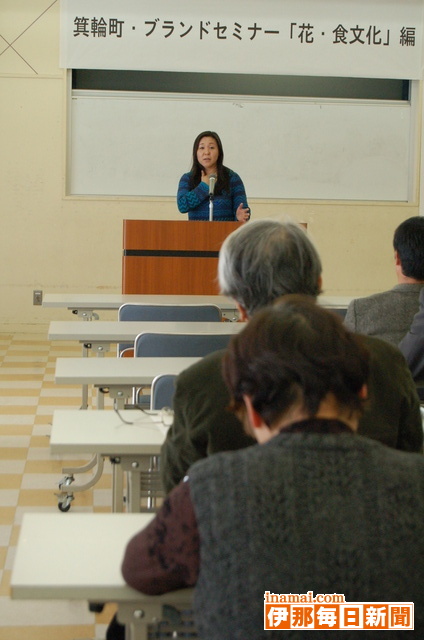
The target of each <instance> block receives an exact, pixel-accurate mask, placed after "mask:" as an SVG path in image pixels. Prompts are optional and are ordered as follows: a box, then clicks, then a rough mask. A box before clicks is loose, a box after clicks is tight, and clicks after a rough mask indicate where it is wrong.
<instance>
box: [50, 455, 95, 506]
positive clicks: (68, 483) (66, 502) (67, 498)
mask: <svg viewBox="0 0 424 640" xmlns="http://www.w3.org/2000/svg"><path fill="white" fill-rule="evenodd" d="M93 461H94V464H93ZM96 464H97V469H96V473H95V474H94V475H93V476H92V477H91V479H90V480H89V481H88V482H86V483H85V484H80V485H74V484H72V483H73V482H74V480H75V478H74V476H73V475H68V476H65V478H63V480H61V482H59V489H60V493H57V494H56V496H57V499H58V508H59V511H69V509H70V507H71V502H72V501H73V499H74V493H76V492H80V491H87V489H90V488H91V487H93V486H94V485H95V484H96V483H97V482H98V481H99V480H100V478H101V476H102V473H103V466H104V460H103V457H102V456H99V455H97V456H94V458H92V460H90V462H89V463H88V465H86V467H88V468H89V469H90V468H92V467H94V466H95V465H96ZM89 465H91V466H89ZM81 468H83V467H80V468H78V473H79V472H80V471H81ZM67 487H69V488H70V489H69V490H67V489H66V488H67Z"/></svg>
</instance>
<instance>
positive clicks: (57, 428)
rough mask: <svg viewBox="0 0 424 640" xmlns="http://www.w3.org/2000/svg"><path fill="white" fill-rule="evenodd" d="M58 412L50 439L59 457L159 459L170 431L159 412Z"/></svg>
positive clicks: (51, 447) (53, 449)
mask: <svg viewBox="0 0 424 640" xmlns="http://www.w3.org/2000/svg"><path fill="white" fill-rule="evenodd" d="M120 415H122V417H123V419H124V420H127V421H131V422H132V423H133V424H126V423H124V422H123V421H122V420H120V418H119V416H118V415H117V414H116V413H115V411H109V410H107V411H102V410H99V411H64V410H56V411H55V412H54V414H53V425H52V430H51V435H50V451H51V452H52V453H54V454H55V453H57V454H68V453H70V454H74V453H98V454H101V455H105V456H107V455H125V454H130V455H131V454H133V455H136V454H141V455H158V454H159V453H160V448H161V445H162V443H163V441H164V440H165V436H166V432H167V430H168V427H165V426H164V425H163V424H162V421H161V417H160V412H156V413H155V414H152V415H147V414H145V413H142V412H141V411H136V410H131V411H120Z"/></svg>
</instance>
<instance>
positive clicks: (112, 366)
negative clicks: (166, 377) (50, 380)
mask: <svg viewBox="0 0 424 640" xmlns="http://www.w3.org/2000/svg"><path fill="white" fill-rule="evenodd" d="M76 324H79V323H76ZM80 324H82V323H80ZM129 324H131V323H129ZM199 360H200V358H57V360H56V371H55V383H56V384H81V385H94V386H95V387H99V388H103V389H104V388H107V389H108V391H109V394H110V396H111V397H112V398H114V400H115V402H116V405H117V408H121V409H122V408H123V406H124V403H125V399H126V398H129V397H131V393H132V388H133V387H134V386H144V385H150V384H151V383H152V380H153V378H155V377H156V376H157V375H159V374H161V373H172V374H175V375H178V374H179V373H181V371H183V370H184V369H187V368H188V367H190V366H191V365H192V364H194V363H195V362H198V361H199Z"/></svg>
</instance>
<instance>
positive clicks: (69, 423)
mask: <svg viewBox="0 0 424 640" xmlns="http://www.w3.org/2000/svg"><path fill="white" fill-rule="evenodd" d="M120 416H121V417H120ZM166 417H167V416H166ZM124 421H125V422H124ZM171 421H172V415H171ZM128 422H131V423H132V424H127V423H128ZM166 422H167V421H166ZM168 427H169V424H164V423H163V414H162V412H160V411H156V412H149V415H148V414H146V413H142V412H140V411H122V412H120V413H119V414H117V413H115V411H64V410H56V411H55V412H54V414H53V424H52V430H51V435H50V451H51V453H53V454H60V455H63V454H65V455H67V454H72V455H74V454H80V453H84V454H97V455H98V456H99V457H100V458H101V459H103V458H104V457H109V458H111V460H112V463H113V466H112V469H113V472H114V473H113V490H112V496H113V500H112V509H113V511H122V498H123V487H122V482H121V481H120V480H121V478H122V475H121V474H117V473H116V470H117V467H118V466H119V467H120V469H121V470H122V471H125V472H126V473H127V479H128V484H127V488H128V495H127V510H128V511H129V512H140V501H141V487H142V486H143V488H144V492H145V494H146V496H147V499H148V502H147V509H148V510H149V511H151V510H152V509H154V508H155V507H156V499H157V498H158V497H159V496H160V494H161V493H162V492H161V491H160V478H159V474H158V471H154V470H153V469H152V457H153V458H154V457H156V456H159V454H160V449H161V446H162V443H163V441H164V440H165V436H166V433H167V431H168ZM98 473H99V471H98V472H97V473H96V476H94V477H93V479H92V481H91V482H90V483H87V484H85V485H75V486H74V485H73V484H72V483H68V484H66V483H64V484H62V486H61V489H62V490H61V492H60V493H59V494H58V499H59V509H60V510H61V511H68V509H69V507H70V503H71V501H72V500H73V498H74V496H73V494H74V492H78V491H85V490H86V489H88V488H89V487H90V486H92V485H94V484H95V482H96V481H97V479H98V477H97V475H98ZM100 475H101V471H100V473H99V477H100Z"/></svg>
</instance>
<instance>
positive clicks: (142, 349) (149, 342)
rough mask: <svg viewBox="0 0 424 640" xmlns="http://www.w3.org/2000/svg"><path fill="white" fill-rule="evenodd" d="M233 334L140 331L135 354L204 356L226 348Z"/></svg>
mask: <svg viewBox="0 0 424 640" xmlns="http://www.w3.org/2000/svg"><path fill="white" fill-rule="evenodd" d="M231 336H232V334H231V333H228V334H223V333H219V334H216V333H159V332H158V333H147V332H145V333H139V334H138V336H137V337H136V339H135V341H134V356H135V357H136V358H140V357H144V358H156V357H163V358H180V357H191V358H194V357H196V356H199V357H203V356H206V355H207V354H208V353H212V351H218V350H219V349H225V348H226V347H227V346H228V343H229V341H230V338H231Z"/></svg>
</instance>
